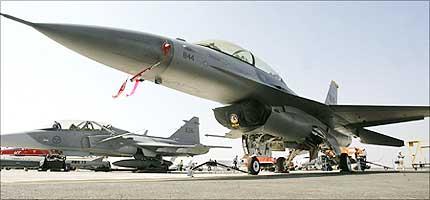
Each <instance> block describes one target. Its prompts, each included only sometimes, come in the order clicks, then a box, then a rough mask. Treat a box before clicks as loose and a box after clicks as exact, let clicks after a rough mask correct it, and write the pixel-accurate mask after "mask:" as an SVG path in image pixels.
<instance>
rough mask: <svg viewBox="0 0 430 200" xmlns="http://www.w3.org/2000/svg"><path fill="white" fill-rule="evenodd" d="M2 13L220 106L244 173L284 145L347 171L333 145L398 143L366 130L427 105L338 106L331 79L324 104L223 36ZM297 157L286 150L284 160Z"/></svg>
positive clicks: (138, 77) (420, 113) (420, 114)
mask: <svg viewBox="0 0 430 200" xmlns="http://www.w3.org/2000/svg"><path fill="white" fill-rule="evenodd" d="M2 15H3V16H4V17H7V18H9V19H12V20H15V21H17V22H20V23H23V24H26V25H28V26H30V27H33V28H35V29H36V30H38V31H39V32H41V33H43V34H45V35H46V36H48V37H49V38H51V39H53V40H55V41H57V42H58V43H60V44H62V45H64V46H65V47H67V48H69V49H71V50H73V51H75V52H77V53H79V54H82V55H84V56H86V57H88V58H90V59H93V60H95V61H97V62H100V63H102V64H105V65H107V66H109V67H112V68H115V69H117V70H120V71H123V72H125V73H127V74H131V75H133V78H131V80H130V81H132V82H135V84H137V83H138V81H142V80H149V81H153V82H155V83H156V84H161V85H163V86H166V87H169V88H172V89H175V90H178V91H182V92H185V93H187V94H191V95H194V96H197V97H201V98H205V99H208V100H212V101H216V102H219V103H222V104H225V105H227V106H225V107H220V108H215V109H214V113H215V118H216V119H217V121H218V122H219V123H220V124H222V125H223V126H225V127H227V128H228V129H230V130H231V131H230V132H229V133H227V134H226V137H230V138H240V137H242V141H243V147H244V150H245V153H246V154H248V155H250V158H249V162H248V169H249V171H250V173H251V174H257V173H258V172H259V169H260V165H259V162H258V159H257V157H256V156H253V155H261V154H264V155H268V154H270V152H271V151H272V150H282V149H285V148H286V147H288V148H293V149H295V150H297V151H301V150H309V152H310V154H311V155H310V159H311V160H312V159H314V158H316V156H317V155H318V154H317V153H318V150H319V149H321V148H325V149H327V148H328V149H331V150H333V151H334V152H335V153H336V155H337V157H338V158H339V162H340V167H341V169H342V170H344V171H349V170H350V164H349V163H350V162H349V161H348V156H347V154H345V153H342V151H341V148H340V147H344V146H348V145H349V144H350V143H351V138H352V137H359V138H360V139H361V142H363V143H367V144H377V145H390V146H403V145H404V143H403V141H402V140H399V139H396V138H392V137H390V136H386V135H383V134H381V133H377V132H374V131H371V130H368V129H366V128H365V127H370V126H377V125H384V124H391V123H399V122H407V121H413V120H421V119H423V118H424V117H428V116H429V115H430V108H429V106H369V105H337V85H336V83H334V82H332V84H331V85H330V89H329V93H328V95H327V99H326V101H325V103H320V102H317V101H314V100H310V99H306V98H303V97H300V96H298V95H297V94H296V93H294V92H293V91H292V90H291V89H290V88H288V86H287V85H286V84H285V82H284V80H283V79H282V78H281V77H280V76H279V75H278V74H277V73H276V72H275V71H274V70H273V69H272V68H271V67H270V66H269V65H268V64H266V63H265V62H263V61H262V60H261V59H259V58H258V57H257V56H256V55H254V54H253V53H252V52H251V51H249V50H247V49H244V48H242V47H240V46H238V45H235V44H232V43H229V42H225V41H220V40H208V41H203V42H198V43H188V42H186V41H185V40H183V39H170V38H167V37H162V36H158V35H154V34H149V33H143V32H136V31H128V30H121V29H115V28H106V27H98V26H87V25H68V24H46V23H32V22H28V21H25V20H22V19H18V18H15V17H13V16H10V15H6V14H2ZM125 84H126V83H123V85H122V87H121V89H120V90H119V92H118V94H117V95H119V94H120V93H121V92H122V91H123V90H124V88H125ZM117 95H115V97H116V96H117ZM272 145H274V146H277V147H279V148H276V149H274V148H272ZM296 154H297V152H291V153H290V155H289V158H288V159H287V161H291V160H292V157H293V156H294V155H296Z"/></svg>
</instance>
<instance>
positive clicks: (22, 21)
mask: <svg viewBox="0 0 430 200" xmlns="http://www.w3.org/2000/svg"><path fill="white" fill-rule="evenodd" d="M0 16H3V17H6V18H8V19H11V20H13V21H16V22H19V23H22V24H25V25H28V26H34V23H32V22H29V21H25V20H23V19H20V18H17V17H14V16H12V15H8V14H4V13H0Z"/></svg>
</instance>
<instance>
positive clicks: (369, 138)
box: [356, 128, 405, 147]
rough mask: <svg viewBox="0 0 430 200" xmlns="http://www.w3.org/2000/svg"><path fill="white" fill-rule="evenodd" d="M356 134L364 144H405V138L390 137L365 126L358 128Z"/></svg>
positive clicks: (395, 145)
mask: <svg viewBox="0 0 430 200" xmlns="http://www.w3.org/2000/svg"><path fill="white" fill-rule="evenodd" d="M356 134H357V136H358V137H360V141H361V143H364V144H376V145H386V146H394V147H402V146H404V145H405V143H404V141H403V140H400V139H397V138H393V137H390V136H388V135H384V134H381V133H377V132H375V131H371V130H367V129H364V128H360V129H357V131H356Z"/></svg>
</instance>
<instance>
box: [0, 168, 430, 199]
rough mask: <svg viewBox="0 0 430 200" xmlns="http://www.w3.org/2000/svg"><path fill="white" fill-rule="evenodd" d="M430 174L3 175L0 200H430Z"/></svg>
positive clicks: (6, 172)
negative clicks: (159, 199) (415, 199)
mask: <svg viewBox="0 0 430 200" xmlns="http://www.w3.org/2000/svg"><path fill="white" fill-rule="evenodd" d="M429 174H430V173H429V171H404V172H395V171H384V170H380V171H377V170H371V171H366V172H356V173H352V174H341V173H339V172H337V171H334V172H319V171H312V172H291V173H288V174H275V173H270V172H262V173H260V175H257V176H253V175H248V174H243V173H228V174H226V173H219V172H218V173H215V174H210V173H195V174H194V177H193V178H191V177H188V176H187V175H186V174H184V173H170V174H161V173H131V172H124V171H122V172H118V171H117V172H91V171H74V172H38V171H34V170H30V171H27V172H26V171H24V170H2V171H1V199H22V198H25V199H29V198H31V199H33V198H37V199H137V198H138V199H145V198H150V199H157V198H163V199H166V198H174V199H303V198H324V199H328V198H329V199H375V198H378V199H381V198H384V199H386V198H388V199H406V198H407V199H411V198H418V199H429V195H430V194H429V190H430V189H429V181H430V179H429V178H430V177H429Z"/></svg>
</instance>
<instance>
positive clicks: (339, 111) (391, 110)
mask: <svg viewBox="0 0 430 200" xmlns="http://www.w3.org/2000/svg"><path fill="white" fill-rule="evenodd" d="M330 108H331V109H332V110H333V113H334V115H335V117H336V121H337V125H342V126H346V127H350V128H361V127H369V126H378V125H384V124H391V123H399V122H407V121H414V120H421V119H424V117H429V116H430V107H429V106H368V105H330Z"/></svg>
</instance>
